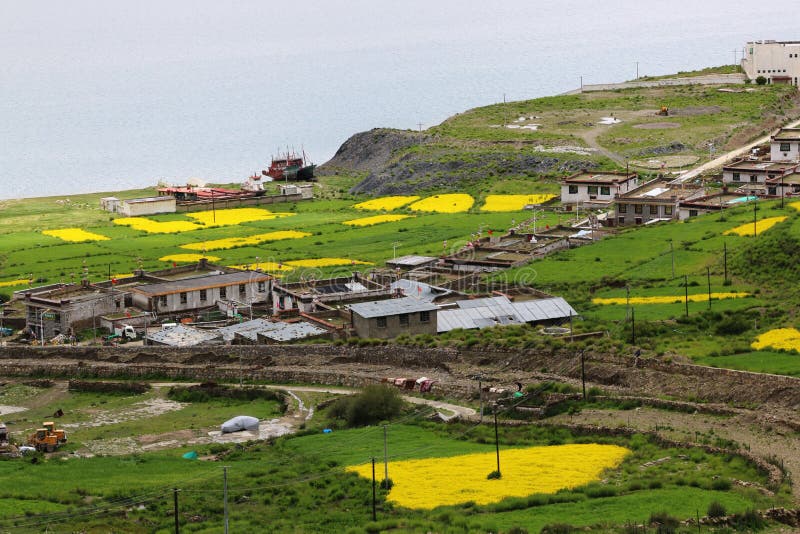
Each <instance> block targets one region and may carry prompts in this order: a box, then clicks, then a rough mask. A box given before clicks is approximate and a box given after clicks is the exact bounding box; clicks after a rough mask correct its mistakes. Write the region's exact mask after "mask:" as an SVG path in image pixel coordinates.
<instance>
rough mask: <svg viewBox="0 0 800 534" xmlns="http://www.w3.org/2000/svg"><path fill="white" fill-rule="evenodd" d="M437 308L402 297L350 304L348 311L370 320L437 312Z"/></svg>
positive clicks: (418, 300)
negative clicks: (403, 314)
mask: <svg viewBox="0 0 800 534" xmlns="http://www.w3.org/2000/svg"><path fill="white" fill-rule="evenodd" d="M438 309H439V308H438V306H436V305H435V304H431V303H430V302H427V301H425V300H422V299H418V298H416V297H403V298H399V299H388V300H374V301H372V302H360V303H358V304H351V305H350V310H352V312H353V313H355V314H358V315H360V316H361V317H364V318H365V319H370V318H372V317H387V316H390V315H400V314H402V313H416V312H423V311H435V310H438Z"/></svg>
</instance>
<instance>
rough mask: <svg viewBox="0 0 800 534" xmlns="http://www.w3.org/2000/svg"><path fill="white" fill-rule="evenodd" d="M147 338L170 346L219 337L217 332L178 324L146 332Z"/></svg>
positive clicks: (196, 343) (187, 344)
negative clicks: (149, 332)
mask: <svg viewBox="0 0 800 534" xmlns="http://www.w3.org/2000/svg"><path fill="white" fill-rule="evenodd" d="M147 339H149V340H150V341H152V342H154V343H159V344H161V345H169V346H171V347H193V346H195V345H200V344H203V343H208V342H210V341H213V340H216V339H219V334H217V333H216V332H207V331H205V330H199V329H197V328H192V327H189V326H184V325H182V324H179V325H177V326H173V327H172V328H165V329H163V330H159V331H158V332H154V333H152V334H148V335H147Z"/></svg>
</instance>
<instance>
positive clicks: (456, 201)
mask: <svg viewBox="0 0 800 534" xmlns="http://www.w3.org/2000/svg"><path fill="white" fill-rule="evenodd" d="M474 203H475V199H474V198H472V197H471V196H469V195H467V194H465V193H452V194H448V195H434V196H432V197H428V198H424V199H422V200H418V201H417V202H414V203H413V204H411V205H410V206H409V209H411V210H413V211H430V212H435V213H461V212H462V211H467V210H469V209H470V208H471V207H472V205H473V204H474Z"/></svg>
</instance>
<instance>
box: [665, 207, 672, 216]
mask: <svg viewBox="0 0 800 534" xmlns="http://www.w3.org/2000/svg"><path fill="white" fill-rule="evenodd" d="M664 215H672V206H664Z"/></svg>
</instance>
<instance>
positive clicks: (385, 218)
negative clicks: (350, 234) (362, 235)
mask: <svg viewBox="0 0 800 534" xmlns="http://www.w3.org/2000/svg"><path fill="white" fill-rule="evenodd" d="M409 217H413V215H373V216H372V217H361V218H359V219H351V220H349V221H344V222H342V224H346V225H347V226H372V225H374V224H381V223H387V222H395V221H402V220H403V219H408V218H409Z"/></svg>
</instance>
